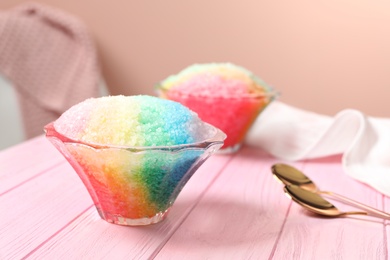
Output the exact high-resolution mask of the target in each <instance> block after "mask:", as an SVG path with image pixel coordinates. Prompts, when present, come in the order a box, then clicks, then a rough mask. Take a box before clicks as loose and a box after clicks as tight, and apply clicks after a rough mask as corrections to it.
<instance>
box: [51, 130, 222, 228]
mask: <svg viewBox="0 0 390 260" xmlns="http://www.w3.org/2000/svg"><path fill="white" fill-rule="evenodd" d="M214 129H215V131H214V134H213V136H210V138H209V139H206V140H204V141H202V142H199V143H193V144H183V145H173V146H156V147H121V146H112V145H111V146H110V145H107V146H105V145H96V144H88V143H84V142H80V141H75V140H72V139H70V138H67V137H65V136H63V135H61V134H60V133H58V132H57V131H56V130H55V128H54V127H53V123H50V124H48V125H47V126H45V132H46V137H47V138H48V139H49V140H50V142H51V143H52V144H53V145H54V146H55V147H56V148H57V149H58V150H59V151H60V152H61V153H62V155H63V156H64V157H65V158H66V160H67V161H68V162H69V163H70V164H71V165H72V167H73V168H74V170H75V171H76V173H77V174H78V176H79V177H80V179H81V180H82V182H83V183H84V185H85V187H86V188H87V190H88V192H89V194H90V196H91V198H92V200H93V202H94V204H95V206H96V209H97V211H98V212H99V215H100V217H101V218H102V219H104V220H106V221H108V222H110V223H115V224H120V225H130V226H132V225H148V224H153V223H158V222H160V221H161V220H163V219H164V218H165V217H166V215H167V213H168V211H169V209H170V208H171V206H172V204H173V203H174V201H175V200H176V198H177V196H178V195H179V193H180V191H181V190H182V188H183V187H184V185H185V184H186V183H187V181H188V180H189V179H190V178H191V176H192V175H193V174H194V173H195V171H196V170H197V169H198V168H199V167H200V166H201V165H202V164H203V163H204V162H205V161H206V160H207V158H209V156H210V155H211V154H213V153H214V152H216V151H217V150H218V149H219V148H220V147H221V146H222V145H223V140H224V138H225V134H224V133H223V132H221V131H220V130H219V129H216V128H214Z"/></svg>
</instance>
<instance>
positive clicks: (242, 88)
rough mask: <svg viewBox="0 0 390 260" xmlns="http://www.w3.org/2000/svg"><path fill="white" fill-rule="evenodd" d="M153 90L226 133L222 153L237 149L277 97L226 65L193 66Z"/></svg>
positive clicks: (246, 73) (253, 78)
mask: <svg viewBox="0 0 390 260" xmlns="http://www.w3.org/2000/svg"><path fill="white" fill-rule="evenodd" d="M155 88H156V91H157V93H158V96H159V97H161V98H164V99H169V100H173V101H176V102H179V103H181V104H182V105H184V106H186V107H188V108H189V109H191V110H192V111H194V112H196V113H197V114H198V116H199V117H200V118H201V119H202V120H203V121H205V122H207V123H209V124H212V125H214V126H215V127H217V128H219V129H221V130H222V131H223V132H224V133H226V135H227V138H226V140H225V142H224V146H223V147H222V149H221V150H220V152H222V153H223V152H224V153H231V152H235V151H237V150H238V149H239V148H240V147H241V144H242V143H243V141H244V138H245V136H246V134H247V132H248V130H249V128H250V127H251V126H252V124H253V123H254V121H255V120H256V118H257V117H258V116H259V115H260V113H261V112H262V111H263V110H264V109H265V108H266V107H267V105H268V104H270V103H271V101H273V100H274V99H275V98H276V96H277V93H276V92H275V91H274V90H273V89H272V88H271V87H270V86H268V85H267V84H266V83H265V82H264V81H263V80H261V79H260V78H258V77H256V76H255V75H253V74H252V73H251V72H249V71H248V70H246V69H244V68H242V67H239V66H236V65H234V64H230V63H210V64H195V65H192V66H189V67H188V68H186V69H184V70H182V71H181V72H179V73H178V74H176V75H172V76H170V77H168V78H167V79H165V80H164V81H162V82H160V83H159V84H157V85H156V86H155Z"/></svg>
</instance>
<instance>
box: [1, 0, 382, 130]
mask: <svg viewBox="0 0 390 260" xmlns="http://www.w3.org/2000/svg"><path fill="white" fill-rule="evenodd" d="M23 2H27V1H23V0H1V1H0V8H1V9H8V8H10V7H13V6H15V5H17V4H20V3H23ZM36 2H40V3H45V4H48V5H50V6H53V7H57V8H60V9H62V10H64V11H66V12H68V13H70V14H73V15H75V16H77V17H79V18H81V19H82V20H83V21H84V22H85V23H86V24H87V26H88V28H89V29H90V31H91V33H92V35H93V37H94V40H95V42H96V44H97V47H98V53H99V59H100V62H101V67H102V73H103V77H104V80H105V82H106V85H107V88H108V90H109V92H110V93H111V94H114V95H116V94H124V95H134V94H150V95H154V94H155V92H154V85H155V84H156V83H157V82H159V81H160V80H162V79H164V78H165V77H167V76H168V75H170V74H175V73H177V72H178V71H180V70H181V69H183V68H185V67H187V66H189V65H191V64H193V63H203V62H233V63H235V64H237V65H241V66H243V67H246V68H247V69H249V70H251V71H252V72H254V73H255V74H257V75H258V76H259V77H261V78H262V79H263V80H265V81H266V82H267V83H269V84H270V85H271V86H273V87H274V88H275V89H277V90H278V91H279V92H280V93H281V96H280V98H279V100H281V101H283V102H285V103H287V104H290V105H293V106H296V107H299V108H302V109H306V110H310V111H313V112H317V113H321V114H326V115H335V114H336V113H337V112H338V111H340V110H342V109H346V108H354V109H358V110H361V111H362V112H363V113H365V114H367V115H370V116H377V117H390V104H389V101H388V99H389V97H390V2H389V1H385V0H319V1H310V0H296V1H287V0H284V1H282V0H274V1H265V0H241V1H229V0H224V1H222V0H212V1H204V0H203V1H202V0H197V1H179V0H167V1H132V0H115V1H96V0H83V1H74V0H73V1H72V0H70V1H69V0H39V1H36ZM0 59H1V57H0ZM7 83H9V82H7V80H6V79H4V80H0V93H1V97H2V100H1V101H0V102H1V109H4V108H3V107H4V106H8V104H7V105H6V103H5V102H6V101H3V99H4V100H10V98H12V97H11V96H12V87H9V86H8V87H7V86H6V85H7ZM6 95H8V96H6ZM4 97H7V98H4ZM8 97H10V98H8ZM16 113H17V112H16ZM8 116H10V115H9V113H8ZM11 117H12V116H11ZM13 132H14V134H18V133H17V131H13Z"/></svg>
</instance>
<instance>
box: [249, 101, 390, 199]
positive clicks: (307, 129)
mask: <svg viewBox="0 0 390 260" xmlns="http://www.w3.org/2000/svg"><path fill="white" fill-rule="evenodd" d="M245 142H246V143H247V144H248V145H251V146H255V147H259V148H261V149H263V150H265V151H266V152H268V153H270V154H272V155H274V156H275V157H278V158H281V159H283V160H289V161H295V160H303V159H311V158H318V157H325V156H329V155H335V154H342V165H343V168H344V171H345V172H346V173H347V174H349V175H350V176H351V177H353V178H355V179H357V180H359V181H361V182H363V183H366V184H368V185H370V186H371V187H373V188H374V189H376V190H378V191H379V192H381V193H383V194H385V195H387V196H390V118H389V119H386V118H372V117H368V116H366V115H364V114H363V113H362V112H360V111H357V110H352V109H347V110H343V111H341V112H339V113H338V114H337V115H336V116H335V117H329V116H324V115H320V114H316V113H312V112H308V111H304V110H301V109H298V108H295V107H292V106H289V105H286V104H284V103H282V102H279V101H275V102H273V103H272V104H270V105H269V106H268V107H267V108H266V109H265V110H264V112H263V113H262V114H261V116H260V117H259V118H258V119H257V120H256V122H255V123H254V125H253V126H252V128H251V130H250V131H249V133H248V135H247V138H246V140H245Z"/></svg>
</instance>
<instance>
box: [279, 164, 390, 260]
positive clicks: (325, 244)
mask: <svg viewBox="0 0 390 260" xmlns="http://www.w3.org/2000/svg"><path fill="white" fill-rule="evenodd" d="M303 170H304V171H305V172H306V174H307V175H309V176H310V177H311V178H312V179H314V180H315V181H316V182H317V184H320V186H321V188H322V189H326V190H331V191H334V192H337V193H339V194H343V195H345V196H348V197H350V198H353V199H355V200H358V201H361V202H363V203H366V204H369V205H371V206H373V207H378V208H379V209H382V210H383V196H382V195H381V194H379V193H378V192H376V191H374V190H373V189H371V188H369V187H367V186H366V185H363V184H361V183H358V182H357V181H355V180H353V179H352V178H350V177H348V176H347V175H346V174H345V173H344V172H343V170H342V167H341V164H340V158H337V157H333V158H328V159H323V160H316V161H308V162H307V163H306V164H305V165H304V167H303ZM332 202H333V204H334V205H336V206H337V207H338V208H340V209H343V210H350V209H352V208H351V207H349V206H346V205H344V204H341V203H338V202H337V201H332ZM384 241H385V237H384V221H383V220H380V219H375V218H367V217H347V218H324V217H319V216H317V215H314V214H311V213H308V212H307V211H306V210H304V209H302V208H301V207H300V206H299V205H297V204H295V203H294V204H293V205H292V207H291V210H290V214H289V216H288V219H287V221H286V224H285V227H284V230H283V232H282V234H281V237H280V240H279V242H278V244H277V247H276V250H275V253H274V254H273V255H272V257H273V258H275V259H335V258H339V259H386V257H385V255H386V250H387V249H386V245H385V243H384Z"/></svg>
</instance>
